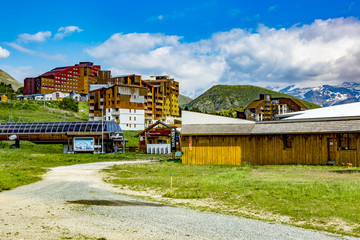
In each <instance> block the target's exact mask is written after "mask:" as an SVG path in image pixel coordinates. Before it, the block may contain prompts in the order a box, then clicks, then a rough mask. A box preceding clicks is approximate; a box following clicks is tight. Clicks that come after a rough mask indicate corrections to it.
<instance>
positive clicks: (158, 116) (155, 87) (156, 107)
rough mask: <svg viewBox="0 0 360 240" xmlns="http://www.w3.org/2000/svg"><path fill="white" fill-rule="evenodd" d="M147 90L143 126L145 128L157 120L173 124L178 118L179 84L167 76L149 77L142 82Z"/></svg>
mask: <svg viewBox="0 0 360 240" xmlns="http://www.w3.org/2000/svg"><path fill="white" fill-rule="evenodd" d="M142 82H143V84H144V86H146V87H147V88H148V93H147V95H146V96H145V105H146V110H145V124H146V126H148V125H151V124H152V123H155V122H156V121H158V120H161V121H164V122H165V123H167V124H173V123H174V120H175V119H176V118H178V117H179V115H180V111H179V104H178V97H179V82H177V81H175V80H174V79H172V78H170V77H169V76H151V77H150V79H149V80H144V81H142Z"/></svg>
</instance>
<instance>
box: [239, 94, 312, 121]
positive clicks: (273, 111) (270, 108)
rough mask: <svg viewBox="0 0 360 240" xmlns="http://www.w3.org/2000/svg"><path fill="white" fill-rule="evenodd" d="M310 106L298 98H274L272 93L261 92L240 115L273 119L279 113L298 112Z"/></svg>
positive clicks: (256, 119)
mask: <svg viewBox="0 0 360 240" xmlns="http://www.w3.org/2000/svg"><path fill="white" fill-rule="evenodd" d="M307 109H308V108H307V107H306V106H305V105H304V104H303V103H301V102H300V101H298V100H296V99H291V98H272V97H271V95H270V94H260V99H258V100H254V101H252V102H251V103H250V104H249V105H247V106H246V107H245V109H244V113H243V114H242V115H239V114H238V116H239V117H240V118H243V119H247V120H255V121H273V120H276V115H277V114H284V113H289V112H298V111H303V110H307Z"/></svg>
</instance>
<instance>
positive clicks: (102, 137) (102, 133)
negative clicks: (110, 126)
mask: <svg viewBox="0 0 360 240" xmlns="http://www.w3.org/2000/svg"><path fill="white" fill-rule="evenodd" d="M101 115H102V116H101V153H104V102H103V105H102V109H101Z"/></svg>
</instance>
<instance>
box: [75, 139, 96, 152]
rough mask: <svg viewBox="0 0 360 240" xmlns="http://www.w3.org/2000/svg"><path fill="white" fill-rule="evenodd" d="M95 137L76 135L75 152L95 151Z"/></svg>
mask: <svg viewBox="0 0 360 240" xmlns="http://www.w3.org/2000/svg"><path fill="white" fill-rule="evenodd" d="M94 147H95V146H94V138H93V137H75V138H74V152H93V151H94Z"/></svg>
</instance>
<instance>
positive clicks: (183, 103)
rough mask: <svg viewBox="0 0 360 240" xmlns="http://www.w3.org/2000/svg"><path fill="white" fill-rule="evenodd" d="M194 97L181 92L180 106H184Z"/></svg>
mask: <svg viewBox="0 0 360 240" xmlns="http://www.w3.org/2000/svg"><path fill="white" fill-rule="evenodd" d="M191 101H192V99H191V98H189V97H187V96H184V95H182V94H179V98H178V103H179V106H180V107H183V106H185V105H186V104H188V103H189V102H191Z"/></svg>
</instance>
